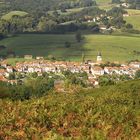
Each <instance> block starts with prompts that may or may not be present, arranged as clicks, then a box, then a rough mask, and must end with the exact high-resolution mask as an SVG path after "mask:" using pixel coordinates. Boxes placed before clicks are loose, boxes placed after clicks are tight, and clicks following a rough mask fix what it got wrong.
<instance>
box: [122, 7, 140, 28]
mask: <svg viewBox="0 0 140 140" xmlns="http://www.w3.org/2000/svg"><path fill="white" fill-rule="evenodd" d="M127 11H128V14H129V15H130V16H129V17H125V18H124V19H125V20H126V21H127V23H131V24H132V25H133V27H134V29H137V30H140V10H131V9H128V10H127Z"/></svg>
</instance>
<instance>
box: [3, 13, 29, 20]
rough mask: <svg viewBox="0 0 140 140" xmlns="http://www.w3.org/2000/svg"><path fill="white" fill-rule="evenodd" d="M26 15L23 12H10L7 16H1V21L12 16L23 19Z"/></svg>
mask: <svg viewBox="0 0 140 140" xmlns="http://www.w3.org/2000/svg"><path fill="white" fill-rule="evenodd" d="M26 15H28V13H27V12H23V11H11V12H9V13H8V14H5V15H3V16H2V19H4V20H10V19H11V18H12V17H13V16H20V17H24V16H26Z"/></svg>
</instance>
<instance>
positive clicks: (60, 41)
mask: <svg viewBox="0 0 140 140" xmlns="http://www.w3.org/2000/svg"><path fill="white" fill-rule="evenodd" d="M66 41H69V42H71V47H70V48H66V47H65V45H64V44H65V42H66ZM139 44H140V36H139V35H130V36H123V35H121V36H113V35H85V40H84V41H83V42H82V43H77V42H76V39H75V35H74V34H65V35H45V34H44V35H43V34H42V35H41V34H31V35H29V34H24V35H17V36H16V37H11V38H6V39H4V40H2V41H0V45H5V46H6V47H7V49H5V50H3V51H1V52H0V53H1V54H4V53H6V52H7V50H13V51H15V53H16V55H19V56H23V55H25V54H32V55H34V56H36V55H39V56H40V55H43V56H48V55H54V56H55V57H56V58H64V59H66V60H69V59H70V60H77V61H81V59H82V53H83V52H85V55H86V59H91V60H96V55H97V53H98V51H101V52H102V54H103V59H104V61H121V62H124V61H128V60H134V59H140V56H139V55H138V52H140V47H139ZM136 52H137V53H136Z"/></svg>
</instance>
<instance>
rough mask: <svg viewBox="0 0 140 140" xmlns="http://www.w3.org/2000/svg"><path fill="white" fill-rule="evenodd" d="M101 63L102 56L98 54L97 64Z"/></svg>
mask: <svg viewBox="0 0 140 140" xmlns="http://www.w3.org/2000/svg"><path fill="white" fill-rule="evenodd" d="M101 62H102V54H101V52H98V55H97V63H101Z"/></svg>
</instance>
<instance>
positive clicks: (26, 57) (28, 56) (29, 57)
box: [24, 55, 33, 59]
mask: <svg viewBox="0 0 140 140" xmlns="http://www.w3.org/2000/svg"><path fill="white" fill-rule="evenodd" d="M24 59H33V56H32V55H24Z"/></svg>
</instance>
